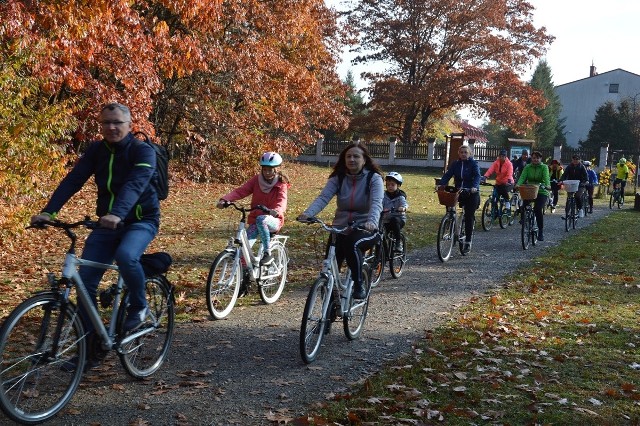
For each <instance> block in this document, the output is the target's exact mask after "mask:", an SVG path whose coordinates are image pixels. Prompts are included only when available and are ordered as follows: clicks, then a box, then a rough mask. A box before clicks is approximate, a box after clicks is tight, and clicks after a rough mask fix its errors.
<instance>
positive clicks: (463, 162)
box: [440, 145, 480, 253]
mask: <svg viewBox="0 0 640 426" xmlns="http://www.w3.org/2000/svg"><path fill="white" fill-rule="evenodd" d="M471 155H472V154H471V148H469V147H468V146H467V145H462V146H461V147H460V148H458V160H457V161H455V162H453V163H452V164H451V166H449V169H447V171H446V173H445V174H444V176H442V179H440V186H441V187H443V186H446V185H447V183H448V182H449V180H450V179H451V178H453V181H454V183H455V187H456V188H457V189H465V190H467V191H463V192H462V193H460V197H459V198H458V202H459V203H460V206H461V207H462V206H464V232H465V243H464V251H465V253H467V252H469V250H471V239H472V237H473V225H474V223H475V220H476V217H475V215H476V210H478V207H480V166H479V165H478V162H477V161H476V160H475V159H473V157H472V156H471Z"/></svg>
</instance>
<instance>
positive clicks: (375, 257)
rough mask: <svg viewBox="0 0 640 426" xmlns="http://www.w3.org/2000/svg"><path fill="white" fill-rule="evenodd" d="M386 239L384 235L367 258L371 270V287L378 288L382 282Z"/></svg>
mask: <svg viewBox="0 0 640 426" xmlns="http://www.w3.org/2000/svg"><path fill="white" fill-rule="evenodd" d="M385 239H386V235H382V238H381V239H380V241H378V242H377V243H376V245H375V246H373V247H372V248H371V249H370V250H369V251H368V255H366V256H365V258H366V259H367V264H368V265H369V267H370V268H371V287H372V288H374V287H377V286H378V284H380V281H382V274H383V272H384V265H385V257H386V253H385V249H384V240H385Z"/></svg>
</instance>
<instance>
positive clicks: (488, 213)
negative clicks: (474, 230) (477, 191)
mask: <svg viewBox="0 0 640 426" xmlns="http://www.w3.org/2000/svg"><path fill="white" fill-rule="evenodd" d="M493 212H494V209H493V208H492V206H491V199H488V200H487V201H485V202H484V206H483V207H482V229H484V230H485V231H489V230H490V229H491V228H493V216H494V215H493Z"/></svg>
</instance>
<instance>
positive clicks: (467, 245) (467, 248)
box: [462, 241, 471, 253]
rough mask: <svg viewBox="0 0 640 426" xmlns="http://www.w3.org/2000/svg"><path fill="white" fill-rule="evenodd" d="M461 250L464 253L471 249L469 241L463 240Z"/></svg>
mask: <svg viewBox="0 0 640 426" xmlns="http://www.w3.org/2000/svg"><path fill="white" fill-rule="evenodd" d="M462 251H463V252H465V253H469V252H470V251H471V241H465V242H464V246H463V247H462Z"/></svg>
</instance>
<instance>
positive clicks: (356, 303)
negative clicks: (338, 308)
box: [342, 265, 371, 340]
mask: <svg viewBox="0 0 640 426" xmlns="http://www.w3.org/2000/svg"><path fill="white" fill-rule="evenodd" d="M370 272H371V271H370V269H369V266H368V265H364V266H363V268H362V286H363V287H364V290H365V292H366V293H367V296H366V297H365V298H364V299H362V300H359V299H354V298H353V295H349V312H347V313H346V314H345V315H344V316H343V317H342V324H343V326H344V335H345V336H347V339H349V340H355V339H357V338H359V337H360V335H361V334H362V329H363V328H364V322H365V320H366V319H367V312H368V310H369V296H370V295H371V281H370V280H369V276H370V275H369V274H370Z"/></svg>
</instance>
